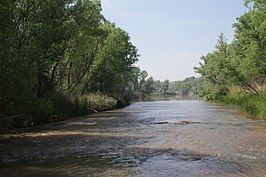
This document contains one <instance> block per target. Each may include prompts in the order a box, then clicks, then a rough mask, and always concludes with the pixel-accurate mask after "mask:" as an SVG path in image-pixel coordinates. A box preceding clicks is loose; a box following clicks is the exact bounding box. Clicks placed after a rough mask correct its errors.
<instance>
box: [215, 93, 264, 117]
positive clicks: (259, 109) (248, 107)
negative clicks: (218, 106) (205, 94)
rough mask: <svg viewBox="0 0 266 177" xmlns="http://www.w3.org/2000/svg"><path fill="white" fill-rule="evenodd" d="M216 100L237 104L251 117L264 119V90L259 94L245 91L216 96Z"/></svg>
mask: <svg viewBox="0 0 266 177" xmlns="http://www.w3.org/2000/svg"><path fill="white" fill-rule="evenodd" d="M218 101H219V102H221V103H224V104H229V105H235V106H238V107H239V108H240V109H241V110H242V111H244V112H246V113H248V114H249V115H250V116H252V117H256V118H262V119H266V92H264V93H262V94H261V95H260V96H258V95H254V94H247V93H242V94H240V93H238V94H230V95H227V96H223V97H220V98H218Z"/></svg>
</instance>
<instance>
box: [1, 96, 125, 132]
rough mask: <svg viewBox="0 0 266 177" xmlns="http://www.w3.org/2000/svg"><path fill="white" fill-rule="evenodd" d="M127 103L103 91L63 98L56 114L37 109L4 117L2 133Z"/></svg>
mask: <svg viewBox="0 0 266 177" xmlns="http://www.w3.org/2000/svg"><path fill="white" fill-rule="evenodd" d="M58 102H60V101H58ZM127 105H128V104H121V101H118V100H116V99H115V98H112V97H109V96H107V95H104V94H101V93H93V94H88V95H86V96H84V97H82V98H75V99H72V100H67V102H66V101H65V100H61V104H59V103H58V105H57V106H56V107H57V110H56V111H55V114H52V115H48V114H41V113H38V112H37V111H38V110H36V114H28V115H27V114H17V115H12V116H8V117H3V118H2V119H0V133H6V132H8V131H10V130H15V129H19V128H26V127H33V126H37V125H41V124H49V123H53V122H58V121H64V120H66V119H68V118H71V117H78V116H84V115H87V114H94V113H97V112H101V111H107V110H112V109H116V108H121V107H124V106H127ZM40 107H41V105H40Z"/></svg>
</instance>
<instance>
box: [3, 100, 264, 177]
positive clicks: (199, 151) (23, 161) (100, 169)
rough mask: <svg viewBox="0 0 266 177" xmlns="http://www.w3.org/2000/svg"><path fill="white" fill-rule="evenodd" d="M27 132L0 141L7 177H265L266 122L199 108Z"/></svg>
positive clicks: (186, 105)
mask: <svg viewBox="0 0 266 177" xmlns="http://www.w3.org/2000/svg"><path fill="white" fill-rule="evenodd" d="M181 120H188V121H193V123H189V124H176V122H179V121H181ZM160 122H168V123H166V124H158V123H160ZM24 131H26V133H22V134H12V135H0V157H1V159H0V167H1V168H0V174H1V176H5V177H8V176H19V177H23V176H25V177H26V176H27V177H33V176H37V177H42V176H70V177H79V176H80V177H83V176H84V177H87V176H103V177H104V176H143V177H146V176H147V177H149V176H150V177H156V176H158V177H171V176H173V177H175V176H176V177H178V176H180V177H194V176H195V177H208V176H209V177H237V176H243V177H264V176H266V122H265V121H263V120H253V119H250V118H247V117H246V116H245V115H241V114H240V113H239V112H238V111H237V110H235V109H233V108H230V107H228V106H222V105H218V104H214V103H208V102H204V101H199V100H187V101H185V100H183V101H182V100H179V101H156V102H137V103H133V104H131V105H130V106H128V107H126V108H124V109H120V110H113V111H107V112H101V113H97V114H93V115H88V116H85V117H80V118H73V119H68V120H67V121H64V122H59V123H54V124H49V125H43V126H38V127H34V128H31V129H26V130H24ZM10 136H11V137H10Z"/></svg>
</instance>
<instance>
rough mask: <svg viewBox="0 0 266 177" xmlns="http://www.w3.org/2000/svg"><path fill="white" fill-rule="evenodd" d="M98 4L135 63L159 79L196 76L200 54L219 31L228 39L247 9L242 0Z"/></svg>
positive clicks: (128, 0) (148, 0)
mask: <svg viewBox="0 0 266 177" xmlns="http://www.w3.org/2000/svg"><path fill="white" fill-rule="evenodd" d="M102 8H103V11H102V13H103V15H104V16H105V18H106V19H108V20H110V21H111V22H114V23H115V24H116V25H117V26H118V27H121V28H122V29H124V30H125V31H127V32H128V33H129V35H130V37H131V42H132V43H133V44H134V45H135V46H136V47H137V48H138V50H139V54H140V55H141V56H140V57H139V61H138V63H137V64H136V65H137V66H139V67H140V68H141V69H142V70H146V71H147V72H148V73H149V76H152V77H153V78H154V79H155V80H161V81H163V80H165V79H169V80H170V81H175V80H183V79H185V78H186V77H190V76H198V75H197V74H196V73H195V72H194V69H193V67H194V66H198V63H199V62H200V57H201V56H203V55H206V54H207V53H208V52H211V51H213V50H214V46H215V44H216V42H217V39H218V36H219V35H220V34H221V33H222V32H223V33H224V35H225V36H226V38H227V39H228V42H230V41H232V40H233V36H234V29H233V28H232V24H233V23H235V22H236V18H237V17H239V16H241V15H242V14H243V13H244V12H245V11H247V9H246V8H245V7H244V5H243V0H102Z"/></svg>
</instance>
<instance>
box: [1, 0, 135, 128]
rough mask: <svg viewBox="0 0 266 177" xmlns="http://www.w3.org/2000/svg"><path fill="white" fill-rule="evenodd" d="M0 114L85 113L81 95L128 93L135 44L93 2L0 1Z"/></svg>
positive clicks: (123, 98) (120, 97) (44, 117)
mask: <svg viewBox="0 0 266 177" xmlns="http://www.w3.org/2000/svg"><path fill="white" fill-rule="evenodd" d="M0 26H1V31H0V41H1V43H0V75H1V77H0V83H1V84H0V117H1V120H3V119H4V118H6V117H10V116H13V115H25V116H27V117H31V118H32V119H33V122H32V123H33V124H36V123H45V122H49V120H48V119H49V116H50V117H51V115H57V116H62V117H66V116H73V115H78V114H85V113H87V111H88V109H87V106H88V105H87V101H86V96H85V95H86V94H88V93H91V92H101V93H103V94H106V95H108V96H110V97H113V98H114V99H116V100H117V102H118V103H120V104H126V103H128V101H129V99H130V97H131V96H132V95H133V94H134V84H133V80H134V72H135V69H136V68H135V67H134V66H133V64H134V63H135V62H136V61H137V60H138V54H137V48H136V47H135V46H134V45H133V44H132V43H131V42H130V37H129V35H128V34H127V33H126V32H125V31H124V30H123V29H121V28H118V27H116V26H115V24H112V23H110V22H109V21H107V20H106V19H105V18H104V17H103V15H102V14H101V3H100V2H99V1H97V0H56V1H55V0H1V6H0Z"/></svg>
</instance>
